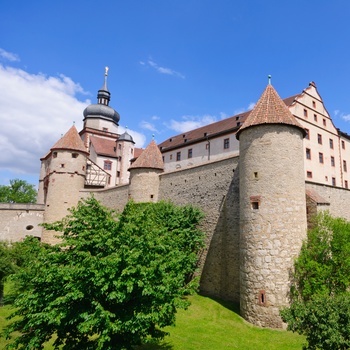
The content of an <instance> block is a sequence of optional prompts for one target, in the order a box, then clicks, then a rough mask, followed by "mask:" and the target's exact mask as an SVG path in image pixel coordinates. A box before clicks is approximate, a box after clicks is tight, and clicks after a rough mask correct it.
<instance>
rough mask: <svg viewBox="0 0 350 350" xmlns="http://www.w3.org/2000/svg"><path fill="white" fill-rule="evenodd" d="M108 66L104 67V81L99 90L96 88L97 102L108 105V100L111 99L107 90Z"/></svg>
mask: <svg viewBox="0 0 350 350" xmlns="http://www.w3.org/2000/svg"><path fill="white" fill-rule="evenodd" d="M108 70H109V68H108V67H105V75H104V77H105V78H104V83H103V86H102V88H101V89H100V90H98V93H97V102H98V104H102V105H106V106H108V104H109V101H110V99H111V93H110V92H109V91H108V88H107V77H108Z"/></svg>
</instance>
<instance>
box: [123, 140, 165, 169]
mask: <svg viewBox="0 0 350 350" xmlns="http://www.w3.org/2000/svg"><path fill="white" fill-rule="evenodd" d="M139 168H151V169H160V170H164V162H163V158H162V154H161V153H160V150H159V148H158V147H157V144H156V143H155V141H154V140H152V141H151V142H150V144H149V145H148V146H147V147H146V149H145V150H144V151H143V152H142V153H141V154H140V156H139V157H138V158H137V159H136V160H135V162H134V163H133V164H132V165H131V166H130V168H129V169H139Z"/></svg>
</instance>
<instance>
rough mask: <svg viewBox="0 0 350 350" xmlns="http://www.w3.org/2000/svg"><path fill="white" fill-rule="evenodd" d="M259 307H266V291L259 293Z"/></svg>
mask: <svg viewBox="0 0 350 350" xmlns="http://www.w3.org/2000/svg"><path fill="white" fill-rule="evenodd" d="M259 305H261V306H266V292H265V291H264V290H261V291H259Z"/></svg>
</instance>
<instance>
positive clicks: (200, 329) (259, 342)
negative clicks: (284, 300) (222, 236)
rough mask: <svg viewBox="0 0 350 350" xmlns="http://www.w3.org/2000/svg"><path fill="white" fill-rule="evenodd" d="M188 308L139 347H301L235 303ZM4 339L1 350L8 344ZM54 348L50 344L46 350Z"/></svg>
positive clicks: (202, 300)
mask: <svg viewBox="0 0 350 350" xmlns="http://www.w3.org/2000/svg"><path fill="white" fill-rule="evenodd" d="M190 299H191V303H192V305H191V306H190V307H189V309H188V310H186V311H185V310H179V312H178V314H177V318H176V326H175V327H168V328H167V331H168V332H169V333H170V336H169V337H166V338H165V339H164V341H163V342H162V343H161V344H159V345H155V344H149V345H145V346H142V347H140V348H138V350H213V349H215V350H221V349H240V350H260V349H261V350H287V349H288V350H294V349H295V350H301V349H302V345H303V344H304V343H305V339H304V337H301V336H299V335H297V334H293V333H291V332H286V331H282V330H271V329H265V328H258V327H254V326H252V325H250V324H248V323H247V322H245V321H244V320H243V319H242V318H241V317H240V316H239V315H238V312H237V311H238V310H237V306H236V305H234V304H232V303H227V302H223V301H217V300H213V299H211V298H208V297H203V296H199V295H195V296H192V297H191V298H190ZM9 313H10V308H9V307H8V306H6V307H2V308H0V330H1V329H2V328H3V327H4V325H5V324H6V321H5V317H6V316H7V315H8V314H9ZM5 343H6V342H5V340H4V339H3V338H1V339H0V350H3V349H4V347H5ZM51 349H52V347H50V346H46V347H45V350H51Z"/></svg>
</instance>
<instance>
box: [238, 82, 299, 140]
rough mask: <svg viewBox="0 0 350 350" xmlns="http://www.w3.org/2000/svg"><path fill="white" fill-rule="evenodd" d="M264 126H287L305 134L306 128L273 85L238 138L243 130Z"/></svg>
mask: <svg viewBox="0 0 350 350" xmlns="http://www.w3.org/2000/svg"><path fill="white" fill-rule="evenodd" d="M262 124H287V125H292V126H295V127H298V128H300V129H301V130H302V131H303V132H304V133H305V131H304V128H303V127H302V126H301V125H300V124H299V122H298V121H297V120H296V118H295V117H294V116H293V114H292V113H291V112H290V110H289V108H288V107H287V106H286V104H285V102H283V101H282V100H281V98H280V97H279V96H278V94H277V92H276V90H275V89H274V88H273V86H272V85H270V84H269V85H267V87H266V89H265V91H264V92H263V94H262V95H261V97H260V99H259V101H258V102H257V104H256V105H255V107H254V108H253V110H252V111H251V112H250V114H249V116H248V117H247V119H246V120H245V122H244V124H243V125H242V126H241V128H240V129H239V130H238V131H237V134H236V136H237V138H239V135H240V133H241V131H242V130H245V129H247V128H249V127H251V126H256V125H262Z"/></svg>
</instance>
